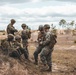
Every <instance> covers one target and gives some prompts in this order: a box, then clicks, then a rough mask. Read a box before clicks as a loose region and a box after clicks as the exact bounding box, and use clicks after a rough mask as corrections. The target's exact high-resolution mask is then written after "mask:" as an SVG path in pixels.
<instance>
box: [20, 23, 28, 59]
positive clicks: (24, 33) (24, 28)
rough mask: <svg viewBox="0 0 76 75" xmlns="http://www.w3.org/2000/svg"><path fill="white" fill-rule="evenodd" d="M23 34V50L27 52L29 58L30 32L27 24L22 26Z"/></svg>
mask: <svg viewBox="0 0 76 75" xmlns="http://www.w3.org/2000/svg"><path fill="white" fill-rule="evenodd" d="M21 26H22V29H23V30H22V32H21V38H22V44H23V48H24V49H25V50H26V51H27V54H28V58H29V52H28V39H29V30H28V29H27V25H26V24H22V25H21Z"/></svg>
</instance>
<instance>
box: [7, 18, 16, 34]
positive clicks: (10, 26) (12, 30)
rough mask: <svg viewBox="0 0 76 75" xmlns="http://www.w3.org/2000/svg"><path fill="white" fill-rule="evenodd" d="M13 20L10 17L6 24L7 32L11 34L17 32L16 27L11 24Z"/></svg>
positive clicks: (13, 22)
mask: <svg viewBox="0 0 76 75" xmlns="http://www.w3.org/2000/svg"><path fill="white" fill-rule="evenodd" d="M15 22H16V21H15V20H14V19H11V23H10V24H9V25H8V26H7V34H13V35H14V33H15V32H17V29H15V27H14V26H13V25H14V24H15Z"/></svg>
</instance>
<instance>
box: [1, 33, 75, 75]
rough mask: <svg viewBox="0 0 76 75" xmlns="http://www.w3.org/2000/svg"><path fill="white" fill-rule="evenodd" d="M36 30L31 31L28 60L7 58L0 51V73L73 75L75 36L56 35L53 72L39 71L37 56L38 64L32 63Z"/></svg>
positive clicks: (13, 74)
mask: <svg viewBox="0 0 76 75" xmlns="http://www.w3.org/2000/svg"><path fill="white" fill-rule="evenodd" d="M5 37H6V35H1V36H0V39H4V38H5ZM36 39H37V32H35V33H32V38H31V39H30V40H29V47H28V48H29V54H30V60H31V61H27V60H25V59H24V58H23V61H22V62H20V61H19V60H16V59H13V58H9V57H8V56H5V55H3V54H2V52H1V51H0V75H42V74H43V75H75V74H76V44H74V40H76V36H72V35H58V38H57V44H56V46H55V48H54V51H53V53H52V63H53V64H52V65H53V68H52V70H53V73H51V72H41V71H40V68H41V67H42V63H41V61H40V58H39V65H38V66H35V65H34V64H33V62H34V57H33V53H34V51H35V49H36V47H37V42H36V41H37V40H36Z"/></svg>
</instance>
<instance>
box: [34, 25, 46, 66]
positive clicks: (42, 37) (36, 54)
mask: <svg viewBox="0 0 76 75" xmlns="http://www.w3.org/2000/svg"><path fill="white" fill-rule="evenodd" d="M40 28H41V29H40ZM38 30H39V31H40V32H39V33H38V39H37V40H38V47H37V48H36V50H35V52H34V59H35V63H34V64H36V65H38V54H39V53H40V52H41V50H42V48H43V47H44V46H43V45H40V42H41V41H44V40H45V38H44V36H45V34H44V30H43V26H42V25H40V26H39V29H38Z"/></svg>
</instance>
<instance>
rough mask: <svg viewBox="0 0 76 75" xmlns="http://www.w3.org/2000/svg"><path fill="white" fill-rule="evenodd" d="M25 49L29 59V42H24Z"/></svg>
mask: <svg viewBox="0 0 76 75" xmlns="http://www.w3.org/2000/svg"><path fill="white" fill-rule="evenodd" d="M22 44H23V48H24V49H25V50H26V52H27V54H28V57H29V51H28V46H27V44H28V41H27V40H22Z"/></svg>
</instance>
